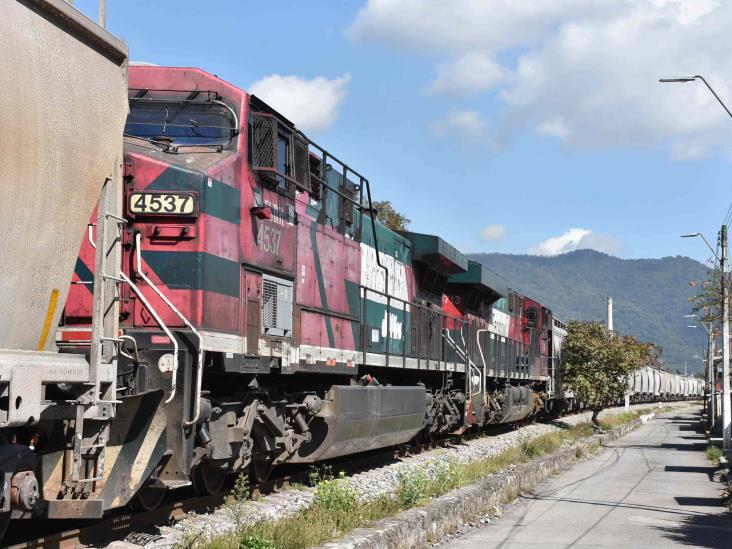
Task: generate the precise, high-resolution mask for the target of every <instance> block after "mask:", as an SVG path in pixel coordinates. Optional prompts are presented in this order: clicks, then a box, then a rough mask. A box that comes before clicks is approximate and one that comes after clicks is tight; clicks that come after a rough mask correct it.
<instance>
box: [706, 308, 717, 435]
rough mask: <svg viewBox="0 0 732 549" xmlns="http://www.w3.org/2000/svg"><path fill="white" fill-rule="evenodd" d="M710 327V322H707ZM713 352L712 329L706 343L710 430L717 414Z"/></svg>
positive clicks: (714, 351)
mask: <svg viewBox="0 0 732 549" xmlns="http://www.w3.org/2000/svg"><path fill="white" fill-rule="evenodd" d="M709 325H710V327H711V322H710V323H709ZM714 353H716V350H715V349H714V331H713V330H709V343H708V345H707V386H708V387H709V388H708V392H709V412H708V414H709V415H708V416H707V417H708V418H709V430H710V431H711V430H712V429H714V424H715V423H716V417H715V416H716V414H717V406H716V404H717V402H716V399H715V398H714V390H715V387H714V381H715V377H716V376H715V375H714Z"/></svg>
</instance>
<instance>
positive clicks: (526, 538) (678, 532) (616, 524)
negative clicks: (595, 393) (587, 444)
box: [449, 411, 732, 549]
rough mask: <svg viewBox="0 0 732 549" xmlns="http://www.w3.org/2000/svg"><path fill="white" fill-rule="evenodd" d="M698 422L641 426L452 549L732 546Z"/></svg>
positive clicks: (688, 415) (730, 524)
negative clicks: (489, 548) (497, 548)
mask: <svg viewBox="0 0 732 549" xmlns="http://www.w3.org/2000/svg"><path fill="white" fill-rule="evenodd" d="M698 422H699V414H698V412H688V411H687V412H671V413H670V414H667V415H664V416H661V417H659V418H657V419H655V420H654V421H651V422H650V423H648V424H646V425H643V426H641V427H640V428H638V429H637V430H635V431H632V432H631V433H629V434H628V435H626V436H625V437H623V438H621V439H618V440H616V441H614V442H612V443H610V444H608V448H607V449H606V450H603V451H602V452H601V453H600V454H599V455H597V456H596V457H594V458H592V459H589V460H587V461H583V462H580V463H578V464H577V465H575V466H573V467H572V468H571V469H569V470H567V471H566V472H564V473H562V474H560V475H558V476H556V477H552V478H551V479H550V480H548V481H546V482H545V483H543V484H541V485H540V486H538V487H537V488H536V490H535V491H534V493H533V494H526V495H524V496H522V497H521V498H520V500H519V502H518V503H517V504H515V505H509V506H507V508H506V511H505V513H504V515H503V516H502V517H500V518H498V519H497V520H495V521H493V522H492V523H490V524H488V525H486V526H484V527H481V528H479V529H476V530H472V531H469V532H468V533H466V534H464V535H463V536H461V537H458V538H455V539H452V540H450V542H449V546H450V549H458V548H461V549H466V548H481V549H482V548H488V547H501V548H517V547H552V548H553V547H575V548H581V547H677V546H687V547H688V546H696V547H720V548H732V514H730V513H729V512H727V510H726V508H725V507H724V506H723V505H722V504H721V500H720V497H719V490H720V488H721V484H720V483H719V482H717V481H715V480H714V471H715V468H714V467H713V466H712V465H711V464H710V463H709V461H708V460H707V458H706V454H705V453H704V448H705V447H706V442H705V440H704V436H703V435H702V434H700V433H699V431H698V430H697V425H698Z"/></svg>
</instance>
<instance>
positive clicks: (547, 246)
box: [527, 228, 622, 255]
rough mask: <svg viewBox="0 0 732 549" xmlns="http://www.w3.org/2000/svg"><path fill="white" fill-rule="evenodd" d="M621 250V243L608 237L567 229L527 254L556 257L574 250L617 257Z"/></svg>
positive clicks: (581, 230) (588, 231) (583, 230)
mask: <svg viewBox="0 0 732 549" xmlns="http://www.w3.org/2000/svg"><path fill="white" fill-rule="evenodd" d="M621 248H622V244H621V242H620V241H619V240H618V239H617V238H615V237H613V236H610V235H603V234H596V233H593V232H592V231H591V230H590V229H579V228H575V229H569V230H568V231H567V232H565V233H563V234H560V235H559V236H554V237H552V238H547V239H546V240H544V241H542V242H539V244H537V245H536V246H534V247H532V248H529V249H528V250H527V253H530V254H533V255H558V254H564V253H567V252H571V251H574V250H585V249H590V250H597V251H598V252H603V253H606V254H610V255H617V254H618V253H620V249H621Z"/></svg>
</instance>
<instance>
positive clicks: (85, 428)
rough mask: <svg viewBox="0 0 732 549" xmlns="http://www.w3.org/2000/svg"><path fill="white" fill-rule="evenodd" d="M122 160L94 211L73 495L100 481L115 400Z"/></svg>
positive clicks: (93, 488)
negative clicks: (89, 328) (88, 326)
mask: <svg viewBox="0 0 732 549" xmlns="http://www.w3.org/2000/svg"><path fill="white" fill-rule="evenodd" d="M121 161H122V155H121V154H120V158H119V161H118V162H115V167H114V172H113V173H112V176H111V177H110V178H108V179H107V180H106V181H105V182H104V185H103V187H102V190H101V193H100V197H99V205H98V206H97V223H96V228H97V230H96V242H93V241H92V239H91V230H90V238H89V241H90V243H91V244H92V246H94V247H95V248H96V254H95V255H96V257H95V269H94V294H93V302H92V336H91V347H90V354H89V379H88V381H87V383H86V384H85V386H86V388H87V390H86V391H84V393H83V394H82V395H81V396H80V397H79V398H78V399H77V401H76V413H75V419H74V426H73V432H74V435H73V442H72V443H71V457H72V462H71V464H70V465H71V467H70V468H67V472H68V476H67V477H66V478H65V484H66V486H67V487H68V488H70V489H71V491H72V492H73V493H74V494H77V495H78V494H84V495H85V496H87V497H89V496H91V495H92V494H93V493H94V492H95V491H96V483H97V482H99V481H101V480H103V479H104V453H105V447H106V442H107V441H108V440H109V429H110V425H111V422H112V420H113V419H114V417H115V412H116V404H118V403H119V401H118V400H117V357H118V353H119V352H120V350H121V348H120V346H121V345H122V343H123V341H124V340H123V339H122V338H120V337H119V301H120V284H121V283H122V282H123V279H122V278H121V277H120V269H121V265H122V236H123V227H124V225H125V224H126V223H127V220H126V219H124V218H123V217H122V216H121V212H122V190H123V186H122V174H121Z"/></svg>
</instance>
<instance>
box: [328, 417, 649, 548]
mask: <svg viewBox="0 0 732 549" xmlns="http://www.w3.org/2000/svg"><path fill="white" fill-rule="evenodd" d="M654 416H655V413H653V414H648V415H647V416H644V417H643V418H641V419H637V420H634V421H632V422H630V423H628V424H627V425H623V426H622V427H618V428H617V429H613V430H612V431H609V432H607V433H604V434H599V435H594V436H593V437H591V438H589V439H586V440H584V441H581V442H580V443H578V444H575V445H573V446H572V447H571V448H566V449H564V450H559V451H558V452H555V453H553V454H549V455H547V456H544V457H541V458H538V459H536V460H534V461H532V462H530V463H526V464H523V465H519V466H517V467H516V468H515V469H513V470H510V471H505V472H502V473H498V474H497V475H494V476H491V477H490V478H486V479H483V480H481V481H479V482H477V483H476V484H472V485H470V486H465V487H463V488H459V489H457V490H454V491H452V492H449V493H448V494H445V495H444V496H440V497H439V498H435V499H433V500H431V501H430V502H429V503H428V504H427V505H426V506H425V507H419V508H414V509H409V510H407V511H404V512H402V513H399V514H398V515H396V516H394V517H391V518H387V519H383V520H380V521H379V522H377V523H376V524H375V525H374V526H372V527H370V528H359V529H356V530H354V531H352V532H351V533H350V534H348V535H346V536H344V537H342V538H340V539H338V540H335V541H332V542H329V543H326V544H324V545H321V546H320V548H319V549H400V548H405V549H406V548H409V547H423V546H425V545H427V544H428V543H430V542H433V541H436V540H438V539H440V538H442V537H443V536H445V535H447V534H449V533H451V532H454V531H455V530H457V528H458V527H459V526H460V525H461V524H463V523H464V522H468V521H469V520H470V519H471V518H473V517H475V516H478V515H480V514H481V513H484V512H485V511H486V510H488V509H491V508H492V507H496V506H498V505H501V504H502V503H505V502H507V501H509V500H511V499H513V498H515V497H516V496H517V495H518V494H519V493H520V492H521V491H522V490H523V489H526V488H528V487H530V486H534V485H536V484H537V483H539V482H541V481H542V480H544V479H545V478H547V477H548V476H550V475H552V474H553V473H555V472H558V471H561V470H563V469H566V468H567V467H569V466H570V465H572V464H573V463H574V462H576V461H577V458H578V452H579V453H581V456H586V455H587V454H588V450H589V449H590V447H591V446H594V445H603V444H605V443H606V442H609V441H611V440H615V439H616V438H619V437H621V436H623V435H625V434H626V433H628V432H629V431H632V430H633V429H635V428H636V427H638V426H639V425H641V424H643V423H647V422H648V421H649V420H650V419H652V418H653V417H654Z"/></svg>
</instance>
